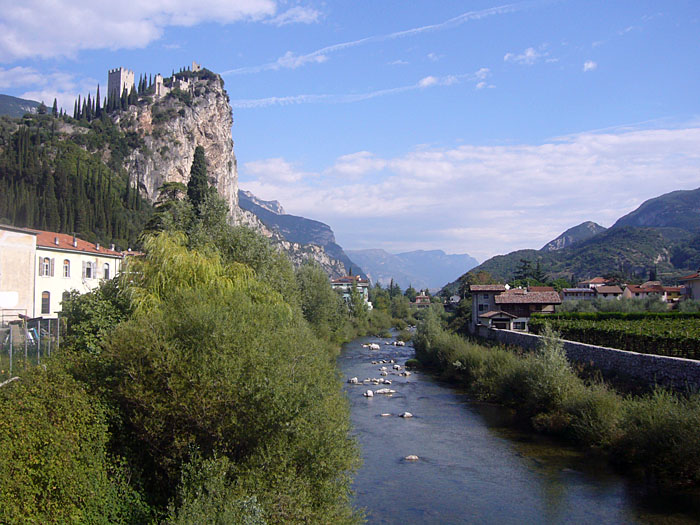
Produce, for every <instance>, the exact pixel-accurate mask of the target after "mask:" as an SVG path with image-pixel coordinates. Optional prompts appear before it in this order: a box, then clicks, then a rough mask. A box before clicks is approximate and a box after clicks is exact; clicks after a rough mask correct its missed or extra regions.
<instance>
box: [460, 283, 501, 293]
mask: <svg viewBox="0 0 700 525" xmlns="http://www.w3.org/2000/svg"><path fill="white" fill-rule="evenodd" d="M469 291H471V292H505V291H506V286H505V284H472V285H469Z"/></svg>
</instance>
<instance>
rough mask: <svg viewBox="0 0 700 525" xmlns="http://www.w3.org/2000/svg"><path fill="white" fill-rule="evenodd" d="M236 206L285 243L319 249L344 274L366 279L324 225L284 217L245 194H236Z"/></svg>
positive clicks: (272, 204) (275, 204)
mask: <svg viewBox="0 0 700 525" xmlns="http://www.w3.org/2000/svg"><path fill="white" fill-rule="evenodd" d="M238 205H239V206H240V207H241V208H243V209H244V210H248V211H249V212H251V213H253V214H254V215H255V216H257V218H258V219H260V220H261V221H262V222H263V224H265V226H267V227H268V228H270V229H272V230H276V231H277V232H279V233H280V235H282V237H284V238H285V239H287V240H288V241H291V242H296V243H300V244H316V245H318V246H322V247H323V249H324V250H325V252H326V253H327V254H328V255H330V256H331V257H333V258H335V259H338V260H339V261H340V262H342V263H343V264H344V265H345V268H346V269H347V270H348V271H350V270H352V273H353V274H354V275H360V276H362V277H367V274H365V273H364V272H363V271H362V268H361V267H360V266H361V265H358V264H355V263H354V262H353V261H351V260H350V258H349V257H348V256H347V255H346V253H345V252H344V251H343V248H341V247H340V246H339V245H338V244H337V243H336V242H335V234H334V233H333V230H332V229H331V227H330V226H328V225H327V224H325V223H323V222H320V221H315V220H312V219H307V218H305V217H299V216H297V215H289V214H286V213H285V212H284V208H282V205H281V204H280V203H279V202H277V201H265V200H262V199H259V198H258V197H256V196H255V195H253V194H252V193H251V192H249V191H244V190H238Z"/></svg>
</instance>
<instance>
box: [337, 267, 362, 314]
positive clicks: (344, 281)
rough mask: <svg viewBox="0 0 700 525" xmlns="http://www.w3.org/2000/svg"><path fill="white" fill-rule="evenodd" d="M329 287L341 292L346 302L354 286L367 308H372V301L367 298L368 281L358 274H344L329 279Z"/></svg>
mask: <svg viewBox="0 0 700 525" xmlns="http://www.w3.org/2000/svg"><path fill="white" fill-rule="evenodd" d="M331 288H333V290H335V291H336V292H338V293H339V294H341V296H342V297H343V299H344V300H345V301H346V302H348V303H349V302H350V297H351V293H352V289H353V288H355V289H356V290H357V291H358V292H359V293H360V294H361V295H362V298H363V300H364V302H365V304H366V305H367V308H368V309H369V310H371V309H372V303H371V302H370V300H369V281H368V280H367V279H363V278H362V277H360V276H359V275H346V276H345V277H338V278H337V279H331Z"/></svg>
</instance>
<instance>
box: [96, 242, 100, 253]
mask: <svg viewBox="0 0 700 525" xmlns="http://www.w3.org/2000/svg"><path fill="white" fill-rule="evenodd" d="M95 249H96V250H97V251H100V243H99V242H96V243H95Z"/></svg>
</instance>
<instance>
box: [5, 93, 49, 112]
mask: <svg viewBox="0 0 700 525" xmlns="http://www.w3.org/2000/svg"><path fill="white" fill-rule="evenodd" d="M39 105H40V103H39V102H36V101H35V100H26V99H24V98H17V97H13V96H10V95H0V115H5V116H8V117H15V118H18V117H22V116H23V115H24V114H25V113H36V110H37V108H38V107H39Z"/></svg>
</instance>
